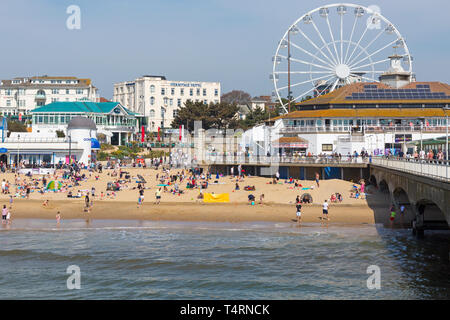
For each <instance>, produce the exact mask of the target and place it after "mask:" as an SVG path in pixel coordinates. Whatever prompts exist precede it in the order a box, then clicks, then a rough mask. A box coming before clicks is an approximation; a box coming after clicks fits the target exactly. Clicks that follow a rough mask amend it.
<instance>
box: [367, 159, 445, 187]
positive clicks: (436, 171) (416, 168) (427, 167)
mask: <svg viewBox="0 0 450 320" xmlns="http://www.w3.org/2000/svg"><path fill="white" fill-rule="evenodd" d="M372 164H374V165H378V166H381V167H385V168H389V169H394V170H398V171H403V172H408V173H411V174H415V175H420V176H426V177H432V178H434V179H438V180H442V181H446V182H450V162H449V161H445V160H432V161H427V160H414V159H411V160H404V159H403V160H396V159H386V158H373V159H372Z"/></svg>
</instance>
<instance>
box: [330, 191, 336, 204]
mask: <svg viewBox="0 0 450 320" xmlns="http://www.w3.org/2000/svg"><path fill="white" fill-rule="evenodd" d="M330 201H331V202H336V195H335V194H334V193H333V194H332V195H331V197H330Z"/></svg>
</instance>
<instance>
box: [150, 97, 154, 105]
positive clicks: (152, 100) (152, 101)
mask: <svg viewBox="0 0 450 320" xmlns="http://www.w3.org/2000/svg"><path fill="white" fill-rule="evenodd" d="M150 104H151V105H154V104H155V97H150Z"/></svg>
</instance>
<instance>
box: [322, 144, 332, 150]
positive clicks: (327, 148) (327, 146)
mask: <svg viewBox="0 0 450 320" xmlns="http://www.w3.org/2000/svg"><path fill="white" fill-rule="evenodd" d="M322 151H333V145H332V144H322Z"/></svg>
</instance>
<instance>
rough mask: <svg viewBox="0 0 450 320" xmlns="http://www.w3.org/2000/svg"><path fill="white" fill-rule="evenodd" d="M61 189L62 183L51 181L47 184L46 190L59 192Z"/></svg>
mask: <svg viewBox="0 0 450 320" xmlns="http://www.w3.org/2000/svg"><path fill="white" fill-rule="evenodd" d="M61 188H62V183H61V182H59V181H55V180H52V181H50V182H49V183H48V184H47V190H53V191H56V190H60V189H61Z"/></svg>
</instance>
